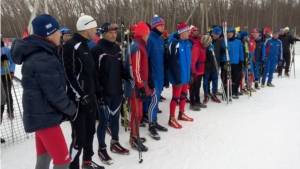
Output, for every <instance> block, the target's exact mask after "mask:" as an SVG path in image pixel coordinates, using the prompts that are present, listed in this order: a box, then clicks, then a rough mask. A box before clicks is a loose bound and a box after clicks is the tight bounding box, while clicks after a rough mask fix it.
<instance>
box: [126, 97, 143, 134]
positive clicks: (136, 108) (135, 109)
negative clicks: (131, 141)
mask: <svg viewBox="0 0 300 169" xmlns="http://www.w3.org/2000/svg"><path fill="white" fill-rule="evenodd" d="M135 100H136V101H135ZM128 101H129V103H130V108H131V116H130V128H131V134H132V135H137V130H138V129H137V128H136V124H135V116H136V114H137V116H138V124H137V125H138V126H140V121H141V120H142V116H143V108H142V102H141V101H140V100H139V99H137V98H129V99H128Z"/></svg>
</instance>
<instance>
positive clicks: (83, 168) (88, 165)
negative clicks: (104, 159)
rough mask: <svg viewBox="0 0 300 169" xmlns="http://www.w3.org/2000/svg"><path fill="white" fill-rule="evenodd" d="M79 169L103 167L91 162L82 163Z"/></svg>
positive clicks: (101, 168) (100, 168)
mask: <svg viewBox="0 0 300 169" xmlns="http://www.w3.org/2000/svg"><path fill="white" fill-rule="evenodd" d="M81 168H82V169H104V167H103V166H100V165H98V164H96V163H95V162H93V161H85V162H83V163H82V165H81Z"/></svg>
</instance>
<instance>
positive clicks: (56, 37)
mask: <svg viewBox="0 0 300 169" xmlns="http://www.w3.org/2000/svg"><path fill="white" fill-rule="evenodd" d="M60 37H61V33H60V30H57V31H56V32H55V33H53V34H52V35H50V36H47V37H46V39H48V40H50V41H51V42H52V43H54V44H55V45H56V46H59V45H60Z"/></svg>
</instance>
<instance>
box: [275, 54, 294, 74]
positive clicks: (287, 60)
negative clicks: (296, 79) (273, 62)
mask: <svg viewBox="0 0 300 169" xmlns="http://www.w3.org/2000/svg"><path fill="white" fill-rule="evenodd" d="M282 56H283V59H284V61H285V68H284V73H288V72H289V70H290V63H291V52H287V53H283V54H282ZM283 66H284V64H283V63H282V64H281V65H278V73H282V68H283Z"/></svg>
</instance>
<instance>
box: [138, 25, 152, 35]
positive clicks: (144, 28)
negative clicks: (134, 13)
mask: <svg viewBox="0 0 300 169" xmlns="http://www.w3.org/2000/svg"><path fill="white" fill-rule="evenodd" d="M149 33H150V29H149V27H148V25H147V24H146V23H145V22H139V23H138V24H137V26H136V28H135V35H136V36H145V35H148V34H149Z"/></svg>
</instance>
